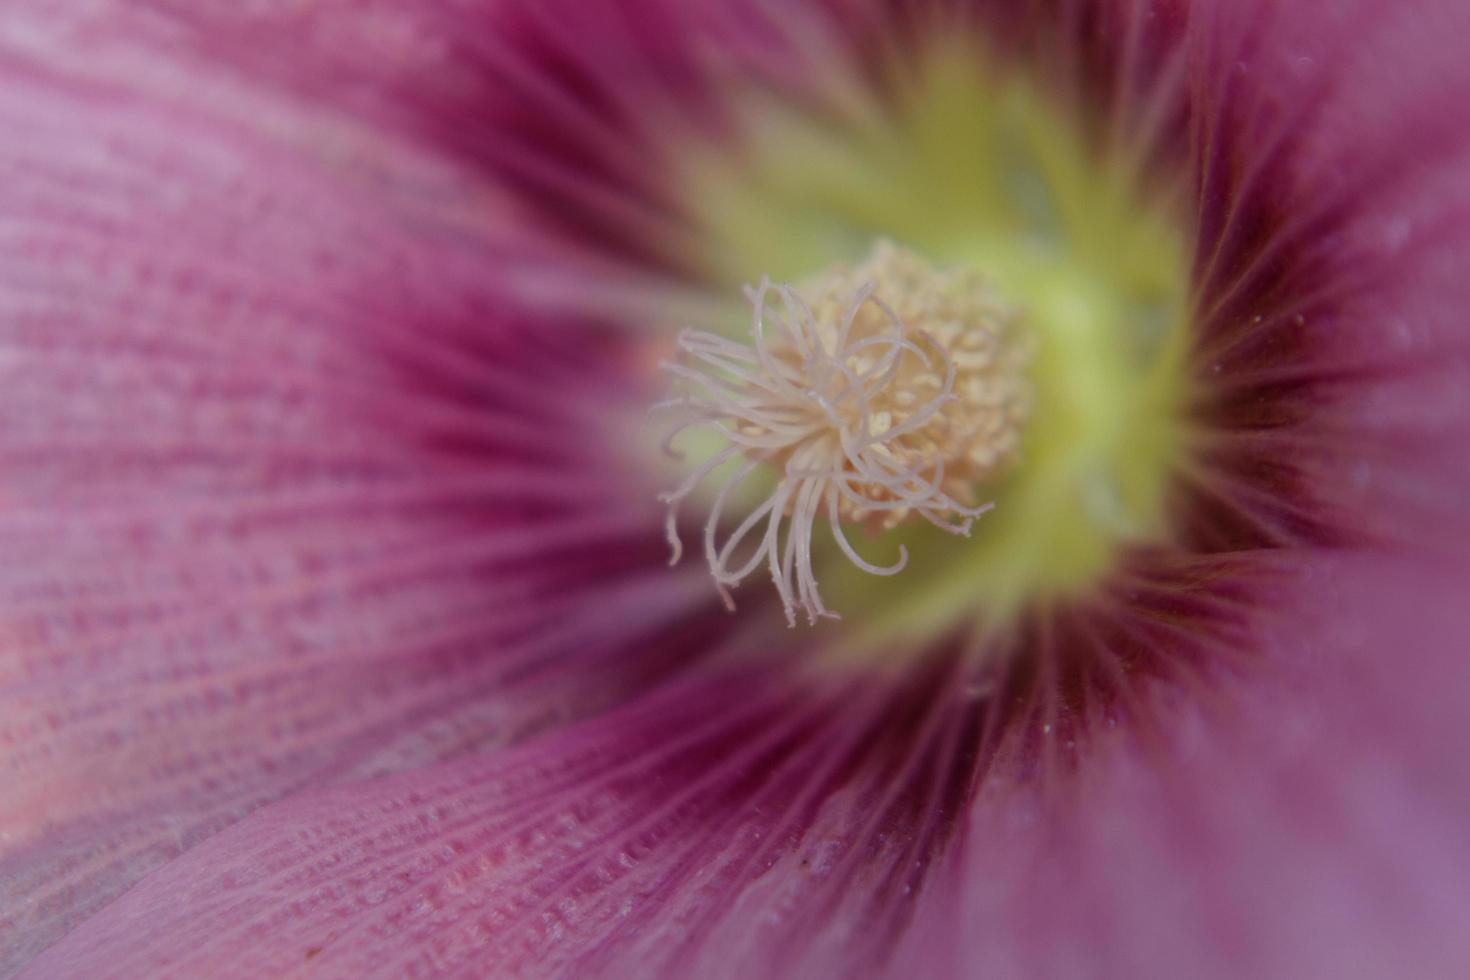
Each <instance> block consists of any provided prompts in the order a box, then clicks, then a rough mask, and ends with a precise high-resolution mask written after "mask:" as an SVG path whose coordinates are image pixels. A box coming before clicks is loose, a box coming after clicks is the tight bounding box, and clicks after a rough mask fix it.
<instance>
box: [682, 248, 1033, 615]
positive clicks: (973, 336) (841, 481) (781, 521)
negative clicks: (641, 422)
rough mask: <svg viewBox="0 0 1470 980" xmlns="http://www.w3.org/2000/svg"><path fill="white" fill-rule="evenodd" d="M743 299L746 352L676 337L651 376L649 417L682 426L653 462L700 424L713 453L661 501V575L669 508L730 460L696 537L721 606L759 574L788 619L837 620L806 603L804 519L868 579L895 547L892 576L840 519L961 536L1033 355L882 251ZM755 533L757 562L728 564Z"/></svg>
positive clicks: (999, 458)
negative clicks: (716, 439)
mask: <svg viewBox="0 0 1470 980" xmlns="http://www.w3.org/2000/svg"><path fill="white" fill-rule="evenodd" d="M746 295H747V297H748V298H749V300H750V303H751V306H752V309H753V316H752V320H751V343H750V344H749V345H746V344H740V343H736V342H735V341H733V340H730V339H728V338H726V337H722V336H720V335H717V334H713V333H707V332H703V331H696V330H685V331H683V332H682V333H681V334H680V335H679V338H678V352H679V355H678V358H677V359H676V360H674V361H670V362H665V363H664V364H663V365H661V367H662V368H663V369H664V370H665V371H667V372H668V373H670V374H671V375H673V376H674V377H675V378H676V379H677V383H678V387H679V388H680V391H679V393H678V394H677V395H676V397H674V398H672V399H670V400H669V401H667V402H664V403H662V404H661V405H660V406H659V407H660V408H662V409H666V410H669V411H672V412H675V413H677V423H676V427H675V428H674V430H673V431H672V432H670V433H669V435H668V437H667V438H666V439H665V441H664V447H665V449H666V450H667V451H669V452H670V453H672V452H673V450H672V443H673V440H674V438H675V437H676V436H678V435H679V433H681V432H683V431H684V430H686V429H690V428H696V427H703V428H706V429H708V430H712V431H713V432H715V433H717V434H718V435H719V436H720V437H721V438H722V439H723V440H724V441H725V443H726V445H725V446H724V448H722V449H721V450H720V451H719V452H716V453H715V454H714V455H713V456H711V457H710V458H709V459H707V460H705V461H704V462H703V463H702V464H701V465H700V466H699V467H697V468H696V469H695V470H694V471H693V472H692V473H691V474H690V475H689V476H688V478H687V479H685V480H684V482H683V483H681V484H680V485H679V486H678V487H677V488H675V489H674V490H673V491H672V492H670V493H666V494H663V495H662V496H661V498H660V499H662V500H664V501H665V502H667V503H668V504H669V514H668V523H667V531H668V538H669V543H670V545H671V547H672V548H673V558H672V561H673V562H677V561H678V560H679V557H680V555H681V553H682V545H681V542H680V539H679V535H678V529H677V509H678V505H679V503H680V502H681V501H683V500H684V499H685V498H686V497H688V496H689V495H690V494H692V493H693V492H694V491H695V489H696V488H697V487H698V486H699V485H700V484H701V483H702V482H703V481H704V480H705V479H706V478H707V477H709V476H710V475H711V474H713V473H715V472H716V471H717V470H719V469H720V468H721V467H723V466H726V465H727V464H728V465H729V466H730V467H731V469H732V472H730V473H729V475H728V476H726V477H725V478H724V481H723V483H722V484H721V485H720V486H719V489H718V490H717V491H716V492H715V495H714V498H713V503H712V504H711V506H710V512H709V516H708V518H707V519H706V521H705V525H704V550H705V560H706V561H707V562H708V564H709V568H710V573H711V575H712V576H713V577H714V581H715V585H716V587H717V588H718V589H719V591H720V594H721V596H722V597H723V598H724V600H725V602H726V605H727V606H730V607H731V608H733V602H732V600H731V598H730V593H729V590H730V588H733V587H734V586H735V585H737V584H739V583H740V582H741V581H742V580H743V579H745V578H746V577H747V576H748V575H750V574H752V573H753V572H755V571H756V570H757V569H758V568H759V567H760V566H761V565H762V564H764V565H765V566H766V567H767V568H768V569H769V571H770V575H771V579H772V581H773V582H774V583H775V586H776V591H777V592H778V593H779V595H780V597H781V603H782V606H783V607H784V609H785V611H786V617H787V620H788V622H790V623H792V624H793V625H794V623H795V618H796V612H795V610H796V608H797V607H798V606H799V607H801V609H802V610H803V611H804V612H805V613H806V616H807V619H808V621H809V622H810V623H813V624H814V623H815V622H816V621H817V619H819V618H822V617H827V618H834V619H835V618H837V616H836V614H834V613H833V612H831V611H830V610H828V609H827V608H826V607H825V605H824V604H823V602H822V598H821V595H820V593H819V592H818V589H817V582H816V574H815V570H814V568H813V562H812V534H813V530H814V527H815V525H816V523H817V522H818V521H819V520H820V519H821V518H822V517H825V519H826V522H827V525H828V527H829V528H830V530H831V534H832V537H833V538H834V540H835V541H836V543H837V546H838V548H839V549H841V551H842V553H843V554H844V555H845V556H846V557H847V559H848V560H849V561H851V562H852V563H853V564H854V565H856V566H857V567H858V568H861V569H862V570H863V571H865V572H869V573H871V574H874V575H893V574H896V573H897V572H899V571H901V570H902V569H903V567H904V566H905V565H906V564H907V562H908V552H907V549H905V548H904V547H903V546H900V547H899V556H898V559H897V560H896V561H895V562H894V563H893V564H891V565H876V564H873V563H871V562H869V561H867V560H865V559H864V558H862V557H861V556H860V555H859V554H858V553H857V552H856V551H855V550H854V549H853V547H852V545H851V543H850V542H849V541H848V538H847V536H846V534H845V532H844V530H843V525H844V524H845V523H847V524H858V523H867V524H870V525H873V526H876V527H880V528H885V529H886V528H892V527H895V526H897V525H899V524H900V523H903V522H905V521H907V520H909V519H911V518H912V517H914V516H917V517H921V518H923V519H924V520H926V521H928V522H930V523H931V524H934V525H935V526H937V527H940V528H943V529H944V530H946V531H949V532H951V533H954V534H962V535H967V534H969V533H970V527H971V524H972V522H973V520H974V518H976V517H978V516H979V515H980V514H982V513H984V512H985V511H986V510H988V509H989V507H990V505H988V504H987V505H983V506H975V505H974V493H975V488H976V486H977V485H978V484H980V483H982V482H984V481H985V480H987V479H991V478H993V477H994V476H995V475H996V474H997V473H999V472H1001V471H1002V470H1003V469H1004V468H1006V467H1007V466H1008V465H1010V464H1011V462H1012V461H1013V460H1014V458H1015V456H1016V453H1017V450H1018V447H1019V437H1020V427H1021V424H1022V422H1023V421H1024V419H1025V415H1026V411H1027V407H1028V402H1029V388H1028V385H1027V384H1026V381H1025V378H1024V370H1025V367H1026V365H1027V363H1028V362H1029V353H1028V350H1027V347H1026V344H1025V343H1024V340H1023V339H1022V338H1021V337H1019V335H1018V332H1017V331H1016V330H1015V328H1014V321H1015V316H1014V314H1013V313H1012V311H1010V310H1009V309H1008V308H1006V307H1005V306H1004V305H1003V304H1001V303H1000V302H999V301H998V300H997V299H996V298H995V297H994V296H993V295H992V293H991V292H990V290H989V288H988V287H987V285H986V284H985V282H984V280H982V279H981V278H980V277H978V276H977V275H976V274H974V273H972V272H966V271H943V272H941V271H938V270H936V269H934V268H933V267H932V266H930V265H929V264H928V263H927V262H925V261H924V260H923V259H921V258H919V257H918V256H917V255H914V254H913V253H911V252H908V251H905V250H902V249H899V248H897V247H896V246H894V245H892V244H891V243H887V242H880V243H879V244H878V245H877V246H876V247H875V249H874V251H873V252H872V254H871V255H870V256H869V258H868V259H867V260H866V261H864V262H863V263H861V264H860V265H858V266H856V267H847V266H838V267H834V268H833V269H832V270H829V271H828V272H826V273H825V274H824V275H822V276H821V277H819V278H818V279H816V280H814V281H813V282H811V283H810V284H807V285H805V286H804V287H802V288H800V289H798V288H797V287H795V286H791V285H779V284H773V283H771V282H770V281H769V280H768V279H762V281H761V282H760V284H759V285H757V286H755V287H753V288H749V289H747V290H746ZM765 467H772V468H774V469H775V470H776V472H777V474H778V478H777V480H776V483H775V486H774V488H773V489H772V490H771V491H770V493H769V494H767V495H766V497H765V499H764V501H763V502H762V503H760V504H759V505H757V506H755V507H754V508H753V509H752V510H750V512H749V513H748V514H746V515H745V517H744V518H743V519H742V520H741V522H740V523H739V524H738V525H737V526H736V527H735V529H734V530H733V531H732V532H730V533H729V534H728V535H727V536H726V537H725V539H724V540H723V542H722V541H720V540H719V532H720V527H721V524H722V523H723V520H724V515H725V509H726V507H727V505H728V504H729V503H730V501H731V499H732V497H733V496H734V495H735V493H736V491H737V488H739V487H740V486H742V485H743V484H745V483H746V481H747V480H749V479H750V478H751V477H752V476H753V475H754V474H756V473H757V471H759V470H761V469H762V468H765ZM783 525H784V526H785V534H784V536H783V534H782V528H783ZM753 533H755V534H757V537H756V538H755V543H754V546H753V550H751V549H749V548H747V549H745V550H747V551H748V552H749V553H748V554H744V555H742V556H740V557H739V558H737V557H736V555H737V551H738V550H740V549H741V545H742V544H743V543H744V542H746V541H747V539H750V538H751V536H752V534H753Z"/></svg>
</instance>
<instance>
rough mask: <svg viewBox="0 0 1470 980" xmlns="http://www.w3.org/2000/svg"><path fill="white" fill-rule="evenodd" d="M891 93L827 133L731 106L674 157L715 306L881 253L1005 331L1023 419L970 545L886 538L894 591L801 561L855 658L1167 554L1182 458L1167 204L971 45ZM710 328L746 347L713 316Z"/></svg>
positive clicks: (853, 108) (779, 115)
mask: <svg viewBox="0 0 1470 980" xmlns="http://www.w3.org/2000/svg"><path fill="white" fill-rule="evenodd" d="M911 77H912V81H911V83H909V84H908V85H907V86H904V87H902V89H901V90H900V91H899V92H898V93H897V97H896V98H895V99H889V100H887V101H886V102H880V101H879V100H877V99H874V100H871V101H865V100H862V99H858V100H856V101H854V100H848V101H847V102H846V105H848V107H849V108H848V111H847V114H846V115H845V116H843V117H841V118H834V117H832V116H829V115H823V116H821V117H817V116H815V115H814V114H812V113H810V112H809V111H806V110H804V109H803V108H801V107H793V106H791V105H789V104H785V103H782V102H780V101H779V100H775V99H773V98H771V97H768V96H765V95H764V94H762V93H760V92H751V93H749V94H748V95H747V96H746V97H745V102H744V106H743V108H744V114H743V118H744V123H743V129H742V133H741V138H740V139H739V140H738V141H736V142H735V143H734V144H733V145H729V146H721V147H718V148H714V149H712V148H710V146H709V145H708V144H703V145H700V146H696V147H694V148H691V150H690V152H689V153H688V154H687V160H688V167H687V170H686V171H685V174H684V177H683V187H684V197H685V199H686V202H687V206H688V207H689V208H690V209H691V210H692V211H693V212H694V213H695V214H696V215H697V217H698V219H699V222H700V225H701V231H702V239H703V240H704V241H705V242H707V243H708V245H707V251H706V252H705V253H704V254H703V255H702V256H700V259H701V260H702V262H703V264H704V265H705V267H706V270H707V272H708V274H709V275H710V277H711V278H712V279H713V280H715V281H717V282H723V283H727V284H728V285H729V287H730V291H731V294H732V296H733V295H737V294H736V292H735V290H736V288H737V287H738V285H739V284H740V283H743V282H753V281H757V280H758V279H760V278H761V277H762V276H770V277H771V278H773V279H778V280H787V281H793V282H801V281H804V280H808V279H810V277H812V276H814V275H815V274H817V273H818V272H819V271H821V270H824V269H827V268H829V267H830V266H831V265H832V263H833V262H834V261H838V260H842V259H847V260H857V259H859V258H860V257H861V256H863V255H864V254H865V253H866V252H867V250H868V249H869V248H870V247H871V243H872V242H873V241H874V240H878V239H882V238H891V239H893V240H895V241H898V242H901V243H903V244H904V245H906V246H909V247H912V248H913V249H914V250H915V251H917V252H919V253H921V254H923V255H925V256H926V257H928V258H929V259H931V260H933V261H934V262H935V263H937V264H939V265H941V266H945V267H955V266H958V267H964V268H969V269H973V270H976V271H977V272H978V273H979V274H981V275H983V276H984V277H985V278H986V279H987V280H988V281H989V282H992V283H994V285H995V289H996V291H997V293H998V295H1000V296H1002V297H1004V298H1005V299H1006V300H1008V301H1009V302H1010V303H1012V304H1014V305H1015V306H1016V307H1017V308H1019V309H1020V310H1021V311H1023V313H1024V317H1025V323H1026V327H1027V329H1028V332H1029V333H1030V335H1031V337H1032V339H1033V341H1034V343H1035V353H1034V360H1033V362H1032V365H1031V368H1030V372H1029V379H1030V385H1031V402H1032V404H1031V410H1030V415H1031V417H1030V421H1029V422H1028V423H1027V424H1026V426H1025V428H1024V430H1023V432H1022V436H1021V445H1020V463H1019V464H1018V465H1016V466H1015V467H1014V468H1013V469H1012V470H1011V472H1010V473H1009V475H1008V476H1007V477H1005V478H1004V479H1003V480H1002V481H1001V482H1000V483H999V484H998V485H997V486H996V487H995V488H994V489H993V491H991V490H987V493H986V496H987V497H990V498H991V499H993V500H994V501H995V509H994V512H993V513H991V514H988V515H987V516H986V517H985V518H984V520H983V521H981V522H980V523H979V524H978V525H977V527H976V529H975V533H974V535H973V536H972V537H970V538H958V537H953V536H950V535H946V534H944V533H943V532H942V531H940V530H938V529H935V528H932V527H927V526H918V525H906V526H904V527H901V528H898V529H897V530H895V531H893V532H892V533H893V536H894V538H896V539H897V540H898V541H901V542H902V543H904V544H906V545H907V550H908V552H909V554H910V555H911V556H912V561H911V562H910V566H909V568H908V569H907V570H906V571H905V573H904V574H903V575H902V576H897V577H894V578H883V579H873V578H871V577H869V576H866V575H863V574H862V573H861V572H860V571H858V570H856V569H852V568H850V567H844V566H845V565H846V564H847V563H846V562H843V561H841V560H840V559H841V555H839V554H837V553H836V549H835V548H832V549H819V550H818V552H817V553H815V554H814V557H813V562H814V564H815V565H816V566H817V570H818V575H819V576H820V577H821V580H822V583H823V589H824V593H825V594H826V596H827V597H828V600H829V602H831V604H832V605H833V606H835V607H837V608H840V609H862V610H864V619H863V630H862V635H863V636H864V637H867V638H871V639H874V640H878V639H882V638H884V637H886V636H891V635H893V634H895V633H898V634H904V633H914V632H921V631H922V632H930V631H932V630H934V629H937V628H942V627H943V626H944V625H945V624H947V623H949V622H951V621H953V620H955V619H956V618H957V617H959V616H962V615H974V614H978V615H982V616H986V615H989V616H995V617H1006V616H1009V615H1012V614H1014V613H1015V612H1016V611H1017V610H1018V609H1020V608H1022V607H1024V606H1025V605H1027V604H1028V603H1031V602H1035V601H1045V600H1047V599H1050V598H1054V597H1056V596H1057V595H1059V594H1068V593H1074V592H1076V591H1079V590H1083V589H1086V588H1088V587H1089V586H1090V585H1092V584H1094V583H1096V582H1098V581H1099V580H1100V579H1101V578H1102V577H1103V576H1104V575H1105V574H1106V573H1107V572H1108V571H1109V570H1110V569H1111V568H1112V567H1114V565H1115V563H1116V561H1117V559H1118V557H1119V556H1120V554H1121V553H1122V552H1123V549H1124V548H1126V547H1127V546H1129V545H1132V544H1138V543H1147V542H1153V541H1158V540H1161V539H1162V538H1163V537H1164V536H1165V535H1166V534H1167V531H1168V526H1167V522H1166V495H1167V490H1168V486H1169V479H1168V478H1169V474H1170V470H1171V467H1172V466H1173V465H1174V463H1175V462H1176V457H1177V455H1178V453H1179V451H1180V447H1181V445H1182V441H1183V440H1182V436H1181V430H1182V418H1181V405H1182V403H1183V400H1184V394H1185V392H1184V372H1183V370H1182V364H1183V348H1184V341H1185V329H1184V328H1185V326H1186V321H1187V301H1188V249H1187V247H1186V241H1187V236H1186V229H1185V227H1184V225H1183V224H1182V223H1181V222H1180V221H1178V220H1177V216H1176V214H1175V213H1174V211H1173V210H1172V204H1173V198H1172V196H1171V195H1169V194H1168V193H1165V192H1163V191H1161V190H1160V189H1159V188H1158V187H1145V186H1143V181H1142V179H1141V177H1140V176H1139V172H1138V170H1137V169H1136V167H1134V166H1133V165H1132V163H1133V160H1132V158H1130V157H1128V156H1127V155H1126V154H1124V153H1110V154H1104V153H1101V152H1099V151H1097V150H1096V149H1095V148H1094V146H1093V144H1092V143H1091V142H1089V140H1088V139H1087V138H1085V137H1084V135H1083V132H1082V127H1081V126H1080V124H1079V123H1080V118H1079V115H1078V113H1075V112H1072V111H1067V110H1064V109H1063V108H1062V107H1061V106H1060V105H1059V104H1058V103H1057V102H1056V101H1055V100H1053V99H1051V98H1049V97H1048V95H1047V93H1045V92H1044V91H1043V90H1042V89H1041V88H1040V87H1039V86H1037V85H1036V84H1034V83H1033V82H1032V81H1031V80H1029V79H1028V78H1026V77H1024V76H1022V75H1020V74H1019V73H1016V72H1004V73H1003V72H1000V71H996V70H990V69H988V68H987V67H986V66H985V59H984V52H983V50H981V49H978V48H977V47H974V46H969V45H965V46H959V45H953V46H940V47H936V48H935V49H934V50H931V51H930V52H929V54H928V55H927V56H926V57H925V58H924V59H922V62H921V67H920V70H919V71H918V72H917V73H915V74H913V75H911ZM724 329H726V330H727V331H728V333H729V335H730V336H732V337H734V336H738V335H739V334H740V333H741V332H742V331H743V330H747V329H748V328H747V327H746V326H745V324H744V322H743V316H742V315H741V311H740V310H739V309H738V308H737V307H735V306H734V305H733V304H732V309H731V318H730V321H729V323H728V324H727V325H725V327H724ZM884 547H885V548H887V547H892V545H890V544H888V542H887V540H886V539H885V542H884ZM852 618H853V617H852V616H849V620H851V619H852Z"/></svg>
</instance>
